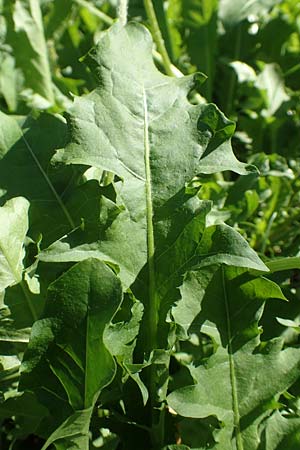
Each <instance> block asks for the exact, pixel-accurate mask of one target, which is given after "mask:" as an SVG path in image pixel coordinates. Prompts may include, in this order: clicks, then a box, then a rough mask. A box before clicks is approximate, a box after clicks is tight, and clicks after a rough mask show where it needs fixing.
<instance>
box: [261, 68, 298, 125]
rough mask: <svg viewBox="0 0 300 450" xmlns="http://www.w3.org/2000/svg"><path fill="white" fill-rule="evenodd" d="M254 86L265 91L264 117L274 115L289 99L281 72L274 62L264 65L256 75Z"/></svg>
mask: <svg viewBox="0 0 300 450" xmlns="http://www.w3.org/2000/svg"><path fill="white" fill-rule="evenodd" d="M256 86H257V87H258V88H259V89H262V90H265V92H266V109H265V110H264V111H263V112H264V115H265V116H266V117H270V116H272V115H274V114H275V113H276V111H277V110H278V109H279V108H280V106H281V105H282V104H283V103H284V102H287V101H288V100H289V99H290V97H289V96H288V95H287V93H286V90H285V85H284V79H283V76H282V73H281V71H280V69H279V67H278V66H276V65H275V64H266V65H265V67H264V69H263V71H262V72H261V73H260V74H259V76H258V77H257V81H256Z"/></svg>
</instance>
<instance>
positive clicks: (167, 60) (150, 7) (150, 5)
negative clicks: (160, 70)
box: [144, 0, 173, 76]
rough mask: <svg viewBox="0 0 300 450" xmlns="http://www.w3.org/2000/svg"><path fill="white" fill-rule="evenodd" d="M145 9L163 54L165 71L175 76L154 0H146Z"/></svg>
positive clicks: (156, 41) (154, 36)
mask: <svg viewBox="0 0 300 450" xmlns="http://www.w3.org/2000/svg"><path fill="white" fill-rule="evenodd" d="M144 5H145V10H146V13H147V16H148V19H149V22H150V26H151V29H152V34H153V39H154V42H155V44H156V46H157V49H158V51H159V53H160V54H161V57H162V60H163V64H164V68H165V71H166V73H167V74H168V75H170V76H173V71H172V67H171V66H172V64H171V61H170V58H169V55H168V52H167V49H166V46H165V43H164V40H163V37H162V34H161V31H160V28H159V25H158V21H157V17H156V14H155V10H154V6H153V3H152V0H144Z"/></svg>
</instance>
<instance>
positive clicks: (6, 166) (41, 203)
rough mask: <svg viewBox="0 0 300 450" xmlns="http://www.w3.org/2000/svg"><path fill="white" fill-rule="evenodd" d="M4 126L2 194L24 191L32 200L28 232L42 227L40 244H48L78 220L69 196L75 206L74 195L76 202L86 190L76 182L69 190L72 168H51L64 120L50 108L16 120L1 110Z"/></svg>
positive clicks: (0, 164)
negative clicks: (76, 184) (52, 113)
mask: <svg viewBox="0 0 300 450" xmlns="http://www.w3.org/2000/svg"><path fill="white" fill-rule="evenodd" d="M2 129H3V130H5V134H4V133H3V132H1V131H0V154H1V160H0V189H1V190H3V191H5V197H4V198H5V199H7V198H11V197H16V196H23V197H25V198H27V199H28V200H29V201H30V205H31V208H30V231H29V235H30V236H31V237H32V238H33V239H34V240H38V239H40V234H41V233H42V235H43V237H44V240H43V242H42V245H48V244H49V243H50V242H53V240H55V239H58V238H59V237H61V236H62V235H64V234H65V233H67V232H70V231H71V230H73V229H74V228H75V227H76V225H77V226H78V225H80V218H81V217H82V216H81V215H80V216H79V218H78V216H76V213H75V212H74V211H73V216H75V217H74V219H73V217H71V213H70V212H69V209H70V207H67V206H66V203H67V201H68V200H69V201H70V204H71V206H73V204H74V203H75V198H76V197H77V202H79V201H80V204H83V200H82V197H84V199H85V194H81V195H80V193H78V191H80V190H81V189H80V188H79V189H78V190H77V191H76V192H74V190H73V192H72V194H73V195H72V197H71V195H70V190H71V188H72V187H73V186H74V183H75V181H76V178H77V176H78V175H77V173H76V172H75V170H74V169H72V168H70V167H69V168H59V169H57V170H53V168H51V166H50V164H49V161H50V159H51V157H52V155H53V153H54V150H55V149H56V148H58V147H60V146H61V145H64V143H65V137H66V129H65V124H64V123H63V120H62V118H57V117H55V116H50V115H48V114H42V115H41V116H40V117H39V118H38V119H37V120H34V119H32V118H27V119H25V120H24V119H23V121H21V122H20V123H18V122H17V120H16V119H15V118H14V117H12V116H8V115H5V114H3V113H1V112H0V130H2ZM50 135H51V139H49V136H50ZM11 173H14V174H15V176H14V177H12V176H11ZM71 191H72V190H71ZM1 193H2V192H1ZM78 197H81V198H80V199H79V198H78ZM50 211H51V212H50ZM74 221H76V225H75V223H74Z"/></svg>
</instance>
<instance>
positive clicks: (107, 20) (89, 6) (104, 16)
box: [73, 0, 114, 25]
mask: <svg viewBox="0 0 300 450" xmlns="http://www.w3.org/2000/svg"><path fill="white" fill-rule="evenodd" d="M73 1H74V2H75V3H77V4H78V5H80V6H83V7H84V8H86V9H87V10H89V11H90V13H92V14H94V16H96V17H99V19H101V20H102V21H103V22H104V23H106V24H107V25H112V24H113V23H114V19H112V18H111V17H110V16H108V15H107V14H105V13H104V12H102V11H100V10H99V9H97V8H96V7H95V6H94V5H92V4H91V3H89V2H87V1H86V0H73Z"/></svg>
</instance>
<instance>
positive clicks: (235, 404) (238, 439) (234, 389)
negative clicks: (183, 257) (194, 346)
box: [221, 266, 244, 450]
mask: <svg viewBox="0 0 300 450" xmlns="http://www.w3.org/2000/svg"><path fill="white" fill-rule="evenodd" d="M221 271H222V284H223V292H224V302H225V310H226V324H227V336H228V357H229V372H230V382H231V392H232V408H233V420H234V430H235V437H236V448H237V450H244V445H243V440H242V435H241V429H240V412H239V402H238V393H237V384H236V374H235V366H234V358H233V349H232V343H231V341H232V331H231V323H230V309H229V301H228V295H227V291H226V286H225V273H224V267H223V266H222V267H221Z"/></svg>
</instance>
